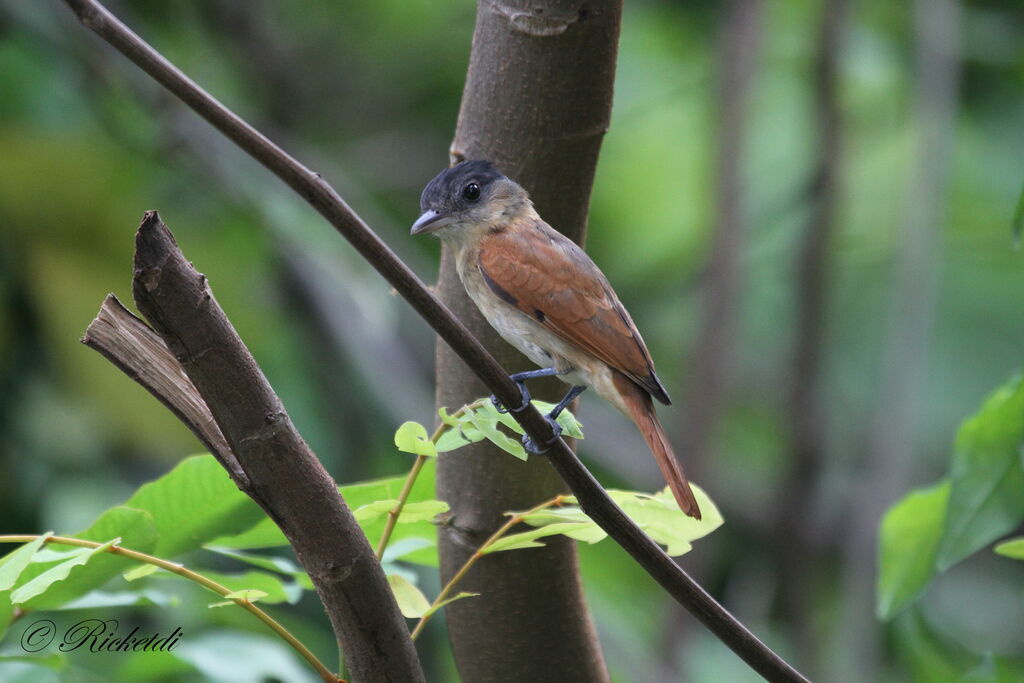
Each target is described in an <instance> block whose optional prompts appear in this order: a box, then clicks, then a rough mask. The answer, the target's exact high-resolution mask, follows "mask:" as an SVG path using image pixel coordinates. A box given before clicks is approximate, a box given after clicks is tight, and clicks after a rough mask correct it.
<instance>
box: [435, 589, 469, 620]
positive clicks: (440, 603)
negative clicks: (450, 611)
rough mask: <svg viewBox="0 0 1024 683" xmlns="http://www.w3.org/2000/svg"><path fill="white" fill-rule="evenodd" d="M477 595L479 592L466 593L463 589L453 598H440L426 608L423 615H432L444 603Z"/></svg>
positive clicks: (447, 603)
mask: <svg viewBox="0 0 1024 683" xmlns="http://www.w3.org/2000/svg"><path fill="white" fill-rule="evenodd" d="M478 595H480V594H479V593H467V592H465V591H463V592H461V593H459V594H458V595H456V596H455V597H453V598H448V599H447V600H442V601H441V602H439V603H437V604H436V605H434V606H433V607H431V608H430V609H428V610H427V611H426V612H424V613H423V616H425V617H429V616H430V615H432V614H433V613H434V612H436V611H437V610H439V609H441V608H442V607H444V606H445V605H450V604H452V603H453V602H455V601H456V600H462V599H463V598H475V597H477V596H478Z"/></svg>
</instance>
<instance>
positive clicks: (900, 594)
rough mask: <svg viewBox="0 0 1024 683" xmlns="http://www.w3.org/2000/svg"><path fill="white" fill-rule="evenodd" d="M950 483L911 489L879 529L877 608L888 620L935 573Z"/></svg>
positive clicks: (921, 591)
mask: <svg viewBox="0 0 1024 683" xmlns="http://www.w3.org/2000/svg"><path fill="white" fill-rule="evenodd" d="M950 488H951V487H950V483H949V482H948V481H945V480H944V481H942V482H940V483H938V484H936V485H935V486H932V487H930V488H926V489H918V490H916V491H912V492H910V493H909V494H908V495H907V496H905V497H904V498H903V499H902V500H900V501H899V502H897V503H896V504H895V505H893V506H892V507H890V508H889V510H888V512H886V513H885V516H884V517H883V518H882V526H881V530H880V533H879V536H880V538H879V551H878V555H879V567H878V586H877V593H878V602H877V604H876V606H875V612H876V614H877V615H878V618H879V619H882V620H884V621H888V620H890V619H892V618H893V617H894V616H896V615H897V614H899V612H900V611H901V610H903V609H904V608H905V607H907V605H909V604H910V603H912V602H913V601H914V600H916V599H917V597H918V596H920V595H921V594H922V593H923V592H924V590H925V589H926V588H927V586H928V583H929V582H930V581H931V579H932V577H933V576H934V575H935V554H936V551H937V549H938V545H939V539H940V537H941V535H942V528H943V523H944V520H945V517H946V505H947V503H948V501H949V497H950Z"/></svg>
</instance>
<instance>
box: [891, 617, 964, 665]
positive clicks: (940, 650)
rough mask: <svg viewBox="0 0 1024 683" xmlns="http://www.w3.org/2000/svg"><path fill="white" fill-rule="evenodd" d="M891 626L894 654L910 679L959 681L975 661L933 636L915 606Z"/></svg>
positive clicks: (944, 640) (949, 641) (933, 632)
mask: <svg viewBox="0 0 1024 683" xmlns="http://www.w3.org/2000/svg"><path fill="white" fill-rule="evenodd" d="M893 623H894V626H895V628H894V631H895V633H894V635H895V637H896V642H897V647H896V648H895V649H896V654H897V656H898V657H899V658H900V659H902V660H903V661H904V662H905V664H906V666H907V668H908V669H909V670H910V672H911V676H910V680H914V681H935V682H938V681H963V680H964V679H963V675H964V672H965V671H966V670H967V669H968V668H969V667H971V666H972V665H973V664H974V663H976V662H977V657H976V655H974V654H973V653H971V652H968V651H967V650H966V649H965V648H964V647H963V646H962V645H960V644H959V643H957V642H955V641H951V640H948V639H946V638H942V637H941V636H939V635H938V634H937V633H935V631H934V630H933V629H932V628H931V626H930V625H929V624H928V622H927V620H925V618H924V616H923V615H922V614H921V613H920V610H919V609H918V608H917V607H913V608H911V609H908V610H906V611H905V612H903V613H902V614H901V615H900V616H899V617H898V618H897V619H896V620H895V621H894V622H893Z"/></svg>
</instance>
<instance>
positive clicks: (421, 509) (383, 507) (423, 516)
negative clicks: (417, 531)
mask: <svg viewBox="0 0 1024 683" xmlns="http://www.w3.org/2000/svg"><path fill="white" fill-rule="evenodd" d="M396 505H398V501H397V500H377V501H374V502H372V503H369V504H368V505H363V506H362V507H360V508H358V509H356V510H354V511H353V513H352V514H353V515H355V518H356V521H357V522H359V524H360V526H363V525H365V524H369V523H370V522H372V521H375V520H376V519H378V518H381V517H386V516H387V515H388V513H389V512H391V511H392V510H394V509H395V506H396ZM445 512H448V503H445V502H444V501H442V500H424V501H419V502H416V503H408V502H407V503H406V504H405V507H403V508H402V514H400V515H399V516H398V522H397V523H398V524H410V523H412V522H422V521H425V520H426V521H429V520H432V519H434V518H435V517H437V516H438V515H440V514H442V513H445Z"/></svg>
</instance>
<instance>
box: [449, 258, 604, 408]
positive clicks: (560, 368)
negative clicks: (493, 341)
mask: <svg viewBox="0 0 1024 683" xmlns="http://www.w3.org/2000/svg"><path fill="white" fill-rule="evenodd" d="M460 274H461V275H467V274H468V275H469V277H463V284H464V285H465V287H466V292H467V293H468V294H469V298H470V299H472V300H473V303H475V304H476V306H477V308H479V309H480V312H481V313H482V314H483V316H484V318H486V319H487V322H488V323H490V325H491V327H493V328H494V329H495V330H496V331H497V333H498V334H499V335H501V338H502V339H504V340H505V341H507V342H508V343H509V344H511V345H512V346H514V347H515V348H516V349H518V350H519V351H520V352H521V353H522V354H523V355H524V356H526V357H527V358H529V359H530V360H531V361H532V362H533V363H535V364H536V365H538V366H540V367H542V368H551V367H553V368H555V371H556V372H558V378H559V379H560V380H562V381H563V382H565V383H566V384H571V385H577V386H587V387H595V388H597V387H599V386H601V385H603V384H607V383H608V382H606V381H605V380H606V378H605V377H604V375H606V374H608V368H607V366H606V365H605V364H604V363H601V362H600V361H598V360H597V359H596V358H594V357H593V356H591V355H590V354H589V353H587V352H585V351H583V350H581V349H580V348H578V347H577V346H576V345H574V344H570V343H569V342H567V341H565V340H564V339H562V338H561V337H559V336H558V335H557V334H555V333H554V332H552V331H551V330H549V329H548V328H547V327H545V326H544V325H542V324H540V323H539V322H537V321H536V320H534V319H533V318H531V317H530V316H528V315H526V314H525V313H523V312H522V311H520V310H519V309H518V308H516V307H514V306H512V305H511V304H509V303H507V302H505V301H502V300H501V299H500V298H498V297H497V296H495V295H494V294H493V293H492V292H491V291H490V290H489V289H487V284H486V283H485V282H484V281H483V278H481V277H479V276H477V277H473V275H475V274H476V273H472V272H467V273H460ZM609 377H610V376H609Z"/></svg>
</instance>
